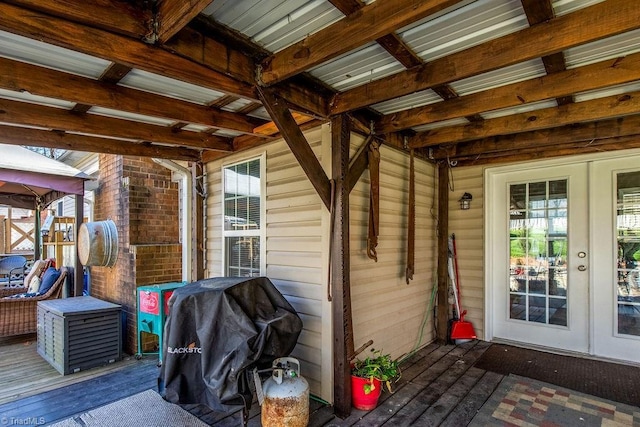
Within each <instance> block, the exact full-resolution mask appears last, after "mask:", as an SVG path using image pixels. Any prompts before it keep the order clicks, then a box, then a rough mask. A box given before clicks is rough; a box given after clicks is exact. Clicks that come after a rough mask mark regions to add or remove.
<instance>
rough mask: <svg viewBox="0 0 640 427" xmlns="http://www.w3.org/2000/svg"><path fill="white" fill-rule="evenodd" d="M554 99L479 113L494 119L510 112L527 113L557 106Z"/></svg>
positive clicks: (508, 114)
mask: <svg viewBox="0 0 640 427" xmlns="http://www.w3.org/2000/svg"><path fill="white" fill-rule="evenodd" d="M557 106H558V103H557V102H556V100H555V99H549V100H545V101H539V102H531V103H529V104H522V105H519V106H517V107H510V108H501V109H499V110H493V111H487V112H486V113H482V114H480V115H481V116H482V117H483V118H485V119H487V120H488V119H496V118H498V117H504V116H510V115H512V114H520V113H528V112H529V111H535V110H542V109H543V108H551V107H557Z"/></svg>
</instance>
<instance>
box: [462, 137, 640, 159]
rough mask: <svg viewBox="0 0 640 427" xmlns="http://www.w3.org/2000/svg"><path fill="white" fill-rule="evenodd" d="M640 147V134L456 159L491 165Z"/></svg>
mask: <svg viewBox="0 0 640 427" xmlns="http://www.w3.org/2000/svg"><path fill="white" fill-rule="evenodd" d="M632 148H640V136H639V135H631V136H621V137H617V138H609V139H600V140H597V141H593V142H591V143H585V142H574V143H568V144H558V145H555V146H550V147H542V148H529V149H524V150H518V151H506V152H502V153H493V154H487V155H483V156H475V157H473V158H465V159H460V160H456V161H457V164H458V166H472V165H489V164H498V163H512V162H526V161H534V160H541V159H548V158H551V157H560V156H573V155H575V154H588V153H602V152H605V151H617V150H629V149H632Z"/></svg>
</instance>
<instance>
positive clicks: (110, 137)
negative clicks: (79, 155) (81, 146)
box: [67, 132, 138, 142]
mask: <svg viewBox="0 0 640 427" xmlns="http://www.w3.org/2000/svg"><path fill="white" fill-rule="evenodd" d="M67 133H70V134H73V135H85V136H97V137H99V138H104V139H115V140H116V141H129V142H136V141H138V140H137V139H132V138H120V137H116V136H111V135H96V134H95V133H87V132H67Z"/></svg>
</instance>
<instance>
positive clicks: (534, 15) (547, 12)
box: [521, 0, 573, 105]
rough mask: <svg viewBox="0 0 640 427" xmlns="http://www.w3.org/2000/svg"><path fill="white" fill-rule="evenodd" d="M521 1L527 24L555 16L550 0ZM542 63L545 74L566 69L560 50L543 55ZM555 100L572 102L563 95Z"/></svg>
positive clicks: (569, 97)
mask: <svg viewBox="0 0 640 427" xmlns="http://www.w3.org/2000/svg"><path fill="white" fill-rule="evenodd" d="M521 3H522V8H523V9H524V13H525V14H526V15H527V21H529V25H537V24H539V23H541V22H544V21H548V20H550V19H553V18H554V17H555V14H554V13H553V5H552V4H551V0H521ZM542 63H543V64H544V69H545V70H546V71H547V74H552V73H557V72H560V71H564V70H566V69H567V64H566V62H565V60H564V54H563V53H562V52H557V53H554V54H552V55H547V56H543V57H542ZM556 101H557V103H558V105H564V104H569V103H571V102H573V97H572V96H564V97H560V98H556Z"/></svg>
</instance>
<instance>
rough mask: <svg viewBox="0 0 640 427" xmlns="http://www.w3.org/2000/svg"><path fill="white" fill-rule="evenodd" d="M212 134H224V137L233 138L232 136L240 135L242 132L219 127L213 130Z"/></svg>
mask: <svg viewBox="0 0 640 427" xmlns="http://www.w3.org/2000/svg"><path fill="white" fill-rule="evenodd" d="M212 135H216V136H224V137H228V138H234V137H236V136H239V135H242V134H241V133H240V132H234V131H232V130H228V129H219V130H217V131H215V132H214V133H213V134H212Z"/></svg>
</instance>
